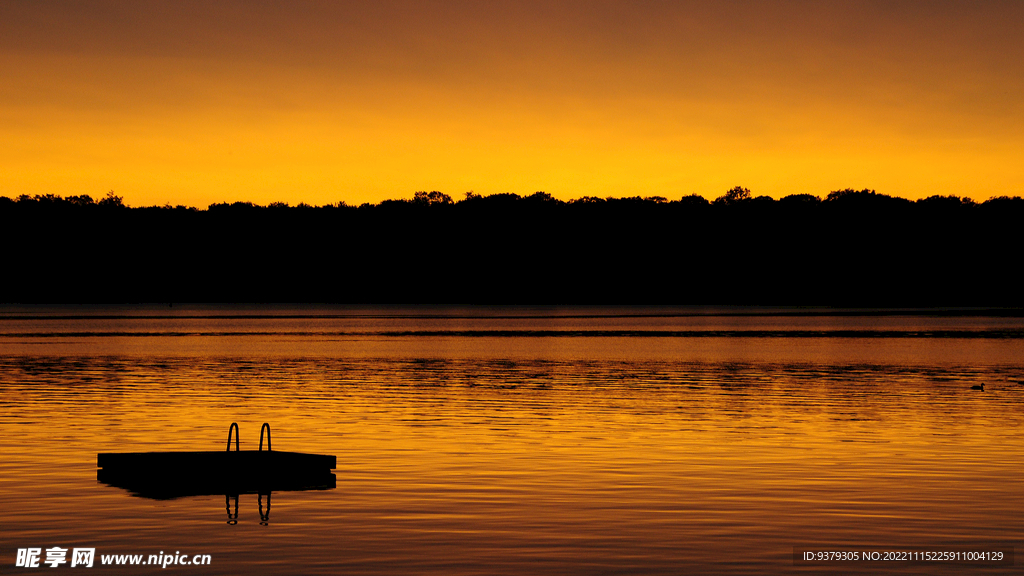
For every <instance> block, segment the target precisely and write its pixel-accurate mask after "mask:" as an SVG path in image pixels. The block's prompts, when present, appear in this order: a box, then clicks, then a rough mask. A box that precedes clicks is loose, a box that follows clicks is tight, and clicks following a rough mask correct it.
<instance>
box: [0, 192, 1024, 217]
mask: <svg viewBox="0 0 1024 576" xmlns="http://www.w3.org/2000/svg"><path fill="white" fill-rule="evenodd" d="M853 197H860V198H863V197H871V198H872V199H876V200H881V201H885V200H888V201H893V202H898V203H901V204H929V203H939V202H942V203H949V204H952V203H954V202H955V203H958V204H961V205H964V206H977V205H984V204H988V203H991V202H994V201H1007V200H1009V201H1014V200H1022V199H1024V198H1022V197H1021V196H1019V195H1014V196H1010V195H1005V194H1004V195H999V196H990V197H989V198H988V199H987V200H983V201H980V202H979V201H976V200H974V199H972V198H970V197H968V196H957V195H955V194H945V195H943V194H933V195H931V196H927V197H923V198H918V199H917V200H910V199H908V198H904V197H902V196H894V195H890V194H884V193H879V192H876V191H875V190H873V189H868V188H864V189H861V190H855V189H853V188H845V189H842V190H834V191H831V192H829V193H828V194H827V195H826V196H825V197H820V196H816V195H813V194H808V193H796V194H787V195H786V196H782V197H780V198H778V199H776V198H773V197H771V196H767V195H761V196H753V195H752V194H751V192H750V190H749V189H747V188H744V187H742V186H736V187H734V188H732V189H730V190H728V191H727V192H726V193H725V194H723V195H721V196H719V197H717V198H716V199H714V200H708V199H707V198H705V197H704V196H702V195H700V194H687V195H683V196H681V197H680V198H679V199H678V200H669V199H668V198H667V197H665V196H639V195H638V196H621V197H614V196H607V197H604V198H601V197H597V196H580V197H578V198H573V199H570V200H560V199H558V198H555V197H554V196H552V195H551V194H549V193H547V192H543V191H538V192H534V193H533V194H530V195H526V196H522V195H519V194H516V193H512V192H499V193H495V194H489V195H486V196H484V195H481V194H475V193H474V192H472V191H470V192H466V193H465V197H464V198H461V199H459V200H454V199H453V198H452V197H451V196H450V195H448V194H445V193H443V192H439V191H436V190H434V191H431V192H425V191H419V192H415V193H414V194H413V197H412V198H411V199H410V198H393V199H386V200H381V201H380V202H378V203H376V204H375V203H372V202H364V203H362V204H358V205H356V204H348V203H347V202H345V201H344V200H342V201H338V202H335V203H328V204H322V205H311V204H307V203H305V202H300V203H298V204H296V205H295V206H291V205H290V204H289V203H287V202H280V201H275V202H270V203H268V204H266V205H262V204H256V203H254V202H251V201H235V202H214V203H212V204H209V205H208V206H207V207H206V208H197V207H195V206H186V205H183V204H178V205H175V206H171V204H170V203H165V204H164V205H163V206H160V205H155V204H154V205H149V206H129V205H127V204H125V203H124V198H123V197H122V196H118V195H116V194H115V193H114V191H113V190H111V191H109V192H108V193H107V194H106V196H105V197H104V198H101V199H100V200H94V199H93V198H92V196H90V195H88V194H81V195H75V196H66V197H64V196H61V195H59V194H36V195H31V196H30V195H28V194H21V195H19V196H17V197H16V198H13V199H12V198H10V197H8V196H2V195H0V207H3V206H4V205H18V204H22V203H24V204H30V203H32V204H49V205H66V206H76V207H86V206H104V207H113V208H128V209H137V210H147V209H173V210H188V211H198V212H203V211H210V210H216V209H218V208H228V207H231V208H239V207H245V208H252V209H264V210H267V209H330V208H335V209H338V208H348V209H359V208H377V207H382V206H386V205H390V204H413V205H427V206H450V205H456V204H465V203H472V202H476V201H480V200H484V201H486V200H491V201H494V200H510V201H517V200H519V201H530V202H543V203H550V204H556V205H577V204H602V203H606V202H607V203H615V202H628V203H647V204H687V205H736V204H746V203H768V202H771V203H776V202H779V203H790V202H792V203H800V204H820V203H831V202H835V201H838V200H845V199H851V198H853Z"/></svg>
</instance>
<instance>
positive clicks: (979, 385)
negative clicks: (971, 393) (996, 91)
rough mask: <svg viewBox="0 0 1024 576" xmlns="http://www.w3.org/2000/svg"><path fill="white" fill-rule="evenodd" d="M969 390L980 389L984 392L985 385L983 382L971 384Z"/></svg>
mask: <svg viewBox="0 0 1024 576" xmlns="http://www.w3.org/2000/svg"><path fill="white" fill-rule="evenodd" d="M971 390H981V391H982V392H984V391H985V385H984V384H975V385H974V386H971Z"/></svg>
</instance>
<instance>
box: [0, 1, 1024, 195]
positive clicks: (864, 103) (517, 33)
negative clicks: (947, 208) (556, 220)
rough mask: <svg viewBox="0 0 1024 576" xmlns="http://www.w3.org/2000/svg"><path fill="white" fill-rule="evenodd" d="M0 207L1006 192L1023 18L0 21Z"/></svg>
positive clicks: (1018, 186) (223, 14)
mask: <svg viewBox="0 0 1024 576" xmlns="http://www.w3.org/2000/svg"><path fill="white" fill-rule="evenodd" d="M0 147H2V150H0V195H3V196H9V197H15V196H17V195H19V194H46V193H54V194H60V195H73V194H90V195H92V196H93V197H94V198H100V197H102V196H103V195H104V194H105V193H106V192H107V191H108V190H111V189H113V190H114V191H115V192H116V193H117V194H119V195H121V196H123V197H124V199H125V202H126V203H128V204H129V205H132V206H141V205H153V204H161V205H162V204H164V203H170V204H186V205H194V206H199V207H205V206H206V205H207V204H210V203H212V202H222V201H239V200H242V201H253V202H256V203H260V204H266V203H269V202H272V201H285V202H290V203H292V204H295V203H298V202H307V203H311V204H326V203H332V202H337V201H345V202H348V203H350V204H353V203H354V204H358V203H361V202H367V201H369V202H377V201H380V200H383V199H386V198H400V197H411V196H412V193H413V192H414V191H416V190H440V191H442V192H445V193H448V194H451V195H452V196H453V197H456V198H460V197H462V195H463V193H464V192H466V191H468V190H474V191H476V192H477V193H481V194H485V195H486V194H492V193H498V192H514V193H518V194H529V193H532V192H534V191H538V190H544V191H547V192H549V193H551V194H552V195H554V196H555V197H558V198H563V199H570V198H576V197H580V196H584V195H594V196H633V195H642V196H650V195H660V196H666V197H668V198H670V199H673V198H678V197H680V196H682V195H686V194H692V193H696V194H701V195H703V196H706V197H708V198H714V197H717V196H719V195H721V194H722V193H724V192H725V190H727V189H729V188H731V187H733V186H736V185H743V186H746V187H748V188H750V189H751V191H752V192H753V193H754V194H755V195H760V194H767V195H770V196H774V197H776V198H778V197H781V196H784V195H787V194H794V193H811V194H816V195H820V196H823V195H825V194H827V193H828V192H829V191H831V190H835V189H840V188H847V187H851V188H874V189H876V190H878V191H879V192H883V193H887V194H893V195H898V196H904V197H907V198H918V197H922V196H928V195H931V194H957V195H961V196H969V197H972V198H975V199H978V200H983V199H986V198H988V197H989V196H992V195H1001V194H1011V195H1015V194H1022V193H1024V2H1018V1H1013V0H1007V1H997V0H986V1H984V2H974V1H971V2H938V1H927V2H919V1H916V0H915V1H913V2H894V1H881V2H827V1H822V0H816V1H808V2H732V1H710V2H600V1H593V0H590V1H581V2H553V1H550V0H548V1H541V2H483V1H481V2H461V1H455V0H444V1H440V2H430V1H414V2H402V1H397V2H396V1H374V2H313V1H295V0H288V1H281V2H270V1H262V0H260V1H257V0H246V1H230V2H223V1H222V2H218V1H210V0H206V1H180V0H174V1H166V2H163V1H160V2H156V1H130V0H125V1H118V2H111V1H100V0H96V1H59V0H58V1H34V0H0Z"/></svg>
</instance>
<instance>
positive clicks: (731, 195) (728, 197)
mask: <svg viewBox="0 0 1024 576" xmlns="http://www.w3.org/2000/svg"><path fill="white" fill-rule="evenodd" d="M743 200H750V190H748V189H746V188H744V187H742V186H736V187H735V188H732V189H731V190H729V191H728V192H726V193H725V194H723V195H721V196H719V197H718V198H715V202H714V203H715V204H735V203H737V202H742V201H743Z"/></svg>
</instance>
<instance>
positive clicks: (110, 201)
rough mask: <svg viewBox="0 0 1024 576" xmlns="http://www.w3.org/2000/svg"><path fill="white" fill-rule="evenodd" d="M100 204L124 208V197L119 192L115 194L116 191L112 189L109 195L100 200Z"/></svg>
mask: <svg viewBox="0 0 1024 576" xmlns="http://www.w3.org/2000/svg"><path fill="white" fill-rule="evenodd" d="M99 205H100V206H106V207H110V208H124V199H123V198H121V197H120V196H118V195H117V194H114V191H113V190H111V191H110V192H107V195H106V196H104V197H103V199H102V200H100V201H99Z"/></svg>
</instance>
